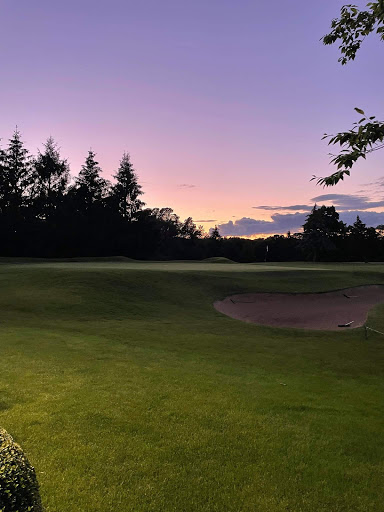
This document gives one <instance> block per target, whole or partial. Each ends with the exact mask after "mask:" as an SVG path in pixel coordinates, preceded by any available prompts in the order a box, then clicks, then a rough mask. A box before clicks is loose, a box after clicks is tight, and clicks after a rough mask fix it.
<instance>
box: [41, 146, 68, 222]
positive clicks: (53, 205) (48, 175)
mask: <svg viewBox="0 0 384 512" xmlns="http://www.w3.org/2000/svg"><path fill="white" fill-rule="evenodd" d="M69 179H70V175H69V166H68V163H67V161H66V160H63V159H61V157H60V152H59V149H58V147H57V144H56V143H55V141H54V140H53V138H52V137H49V138H48V139H47V142H46V143H45V144H44V152H43V153H41V152H40V151H39V153H38V155H37V158H36V159H35V160H34V162H33V187H32V197H33V202H34V205H35V208H36V212H37V216H38V217H40V218H42V219H48V218H49V217H51V216H52V214H53V212H54V211H55V210H56V209H57V207H58V206H59V204H61V203H62V201H63V199H64V194H65V192H66V189H67V185H68V183H69Z"/></svg>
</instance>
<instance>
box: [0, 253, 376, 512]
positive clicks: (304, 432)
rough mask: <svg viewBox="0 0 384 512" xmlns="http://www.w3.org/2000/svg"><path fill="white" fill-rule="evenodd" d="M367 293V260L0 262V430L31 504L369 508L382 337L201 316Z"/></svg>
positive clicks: (53, 510)
mask: <svg viewBox="0 0 384 512" xmlns="http://www.w3.org/2000/svg"><path fill="white" fill-rule="evenodd" d="M304 268H305V269H306V270H305V271H303V270H298V269H304ZM323 268H325V270H322V269H323ZM372 283H384V266H383V265H373V266H369V265H340V264H338V265H328V264H326V265H321V266H320V265H311V264H302V263H297V264H290V265H284V264H277V265H241V264H237V265H233V264H225V263H222V264H220V265H217V264H215V263H206V262H196V263H192V262H177V263H161V262H158V263H135V262H131V261H121V262H119V261H114V262H109V261H106V260H104V261H88V262H87V261H83V262H77V263H68V262H56V263H52V262H50V263H47V262H37V263H30V262H19V263H13V264H10V262H9V261H8V260H3V264H2V265H1V266H0V312H1V316H0V321H1V322H0V351H1V352H0V353H1V358H0V425H1V426H3V427H4V428H6V429H7V430H8V431H9V432H10V433H11V434H12V435H13V436H14V437H15V439H16V440H17V441H18V442H19V443H20V444H21V445H22V447H23V449H24V450H25V451H26V452H27V454H28V456H29V458H30V460H31V461H32V463H33V464H34V465H35V467H36V470H37V473H38V477H39V481H40V483H41V490H42V497H43V501H44V503H45V506H46V510H47V512H69V511H71V512H73V511H74V510H78V511H82V512H96V511H97V512H111V511H124V512H126V511H132V512H152V511H153V512H155V511H156V512H160V511H161V512H163V511H164V512H171V511H172V512H173V511H174V512H192V511H193V512H195V511H199V512H216V511H217V512H240V511H242V512H243V511H247V512H251V511H252V512H258V511H260V512H266V511H268V512H269V511H271V512H282V511H284V512H286V511H291V512H301V511H302V512H312V511H313V512H322V511H324V512H325V511H326V512H330V511H331V512H347V511H348V512H355V511H356V512H357V511H358V512H366V511H371V510H372V511H374V510H375V511H376V510H381V508H382V503H383V498H384V492H383V487H382V481H383V477H384V463H383V460H384V436H383V417H384V401H383V391H384V380H383V376H384V337H381V336H380V335H375V334H372V335H370V337H369V339H368V340H365V339H364V336H363V330H362V329H356V330H350V331H343V332H340V333H339V332H336V333H334V332H311V331H300V330H293V329H275V328H266V327H260V326H255V325H250V324H245V323H242V322H239V321H236V320H232V319H230V318H227V317H225V316H222V315H220V314H219V313H218V312H216V311H215V310H214V309H213V307H212V303H213V301H214V300H215V299H217V298H222V297H224V296H226V295H228V294H230V293H237V292H242V291H244V292H247V291H273V290H275V291H296V292H300V291H306V292H308V291H325V290H330V289H339V288H343V287H349V286H355V285H361V284H372ZM383 313H384V305H383V306H379V307H377V308H376V309H375V310H374V311H373V312H372V313H371V314H370V317H369V321H368V324H369V325H371V326H372V327H374V328H377V329H379V330H384V314H383Z"/></svg>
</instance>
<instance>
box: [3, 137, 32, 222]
mask: <svg viewBox="0 0 384 512" xmlns="http://www.w3.org/2000/svg"><path fill="white" fill-rule="evenodd" d="M3 178H4V182H3V191H2V195H3V207H4V209H6V210H8V211H9V213H11V214H15V212H16V211H17V210H19V211H20V208H21V207H22V206H23V205H25V203H26V202H27V200H28V199H29V197H28V196H29V192H30V186H31V184H32V172H31V161H30V157H29V153H28V150H27V149H26V148H25V147H24V144H23V142H22V140H21V134H20V132H19V131H18V129H17V128H16V130H15V132H14V134H13V137H12V138H11V139H10V140H9V144H8V147H7V149H6V151H5V157H4V163H3Z"/></svg>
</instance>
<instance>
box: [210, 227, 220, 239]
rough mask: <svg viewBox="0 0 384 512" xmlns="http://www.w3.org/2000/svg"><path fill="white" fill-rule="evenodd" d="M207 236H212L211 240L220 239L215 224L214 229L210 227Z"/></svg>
mask: <svg viewBox="0 0 384 512" xmlns="http://www.w3.org/2000/svg"><path fill="white" fill-rule="evenodd" d="M209 238H212V240H220V239H221V235H220V231H219V228H218V227H217V226H215V227H214V229H211V232H210V235H209Z"/></svg>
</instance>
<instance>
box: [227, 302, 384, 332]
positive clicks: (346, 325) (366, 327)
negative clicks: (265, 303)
mask: <svg viewBox="0 0 384 512" xmlns="http://www.w3.org/2000/svg"><path fill="white" fill-rule="evenodd" d="M343 295H344V297H345V298H347V299H356V298H357V297H358V295H348V294H346V293H343ZM229 300H230V301H231V302H232V303H233V304H253V303H254V302H255V301H253V300H233V299H232V298H230V299H229ZM353 323H354V320H351V321H350V322H346V323H345V324H338V327H351V325H352V324H353ZM363 327H364V334H365V338H366V339H368V331H371V332H375V333H376V334H381V335H382V336H384V332H381V331H378V330H376V329H372V327H368V325H364V326H363Z"/></svg>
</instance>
